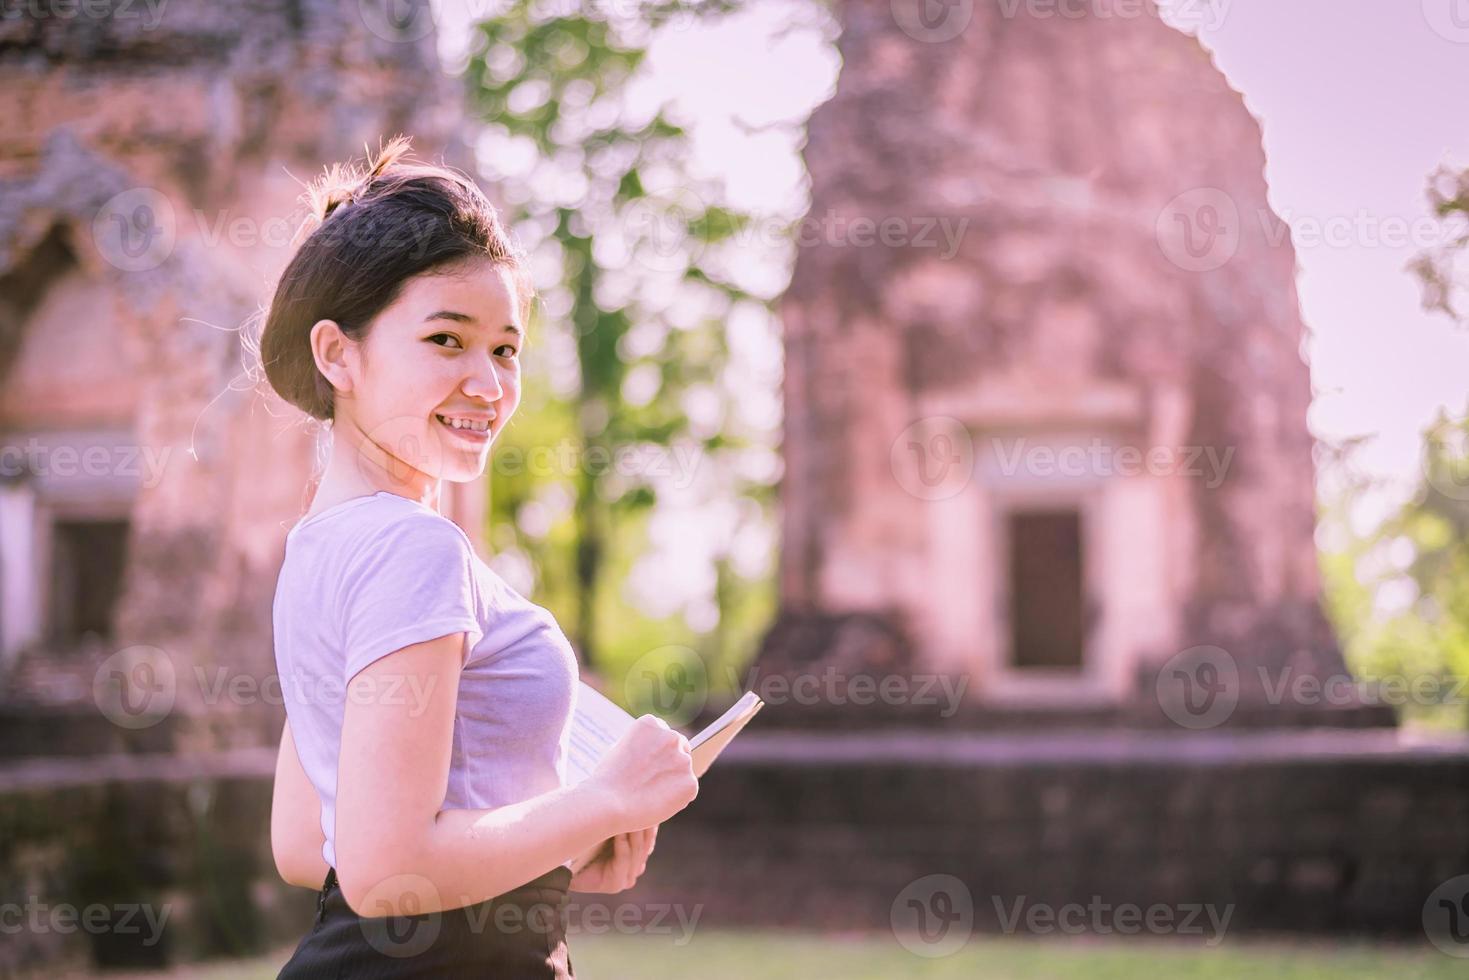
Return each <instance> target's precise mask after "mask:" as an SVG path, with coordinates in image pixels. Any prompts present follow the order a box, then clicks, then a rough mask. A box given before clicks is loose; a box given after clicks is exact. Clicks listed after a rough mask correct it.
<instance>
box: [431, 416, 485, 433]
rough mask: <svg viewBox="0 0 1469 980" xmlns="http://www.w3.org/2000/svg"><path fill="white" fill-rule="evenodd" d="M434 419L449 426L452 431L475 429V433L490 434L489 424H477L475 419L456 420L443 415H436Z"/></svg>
mask: <svg viewBox="0 0 1469 980" xmlns="http://www.w3.org/2000/svg"><path fill="white" fill-rule="evenodd" d="M434 418H436V419H438V420H439V421H440V422H442V423H444V424H445V425H447V426H449V427H450V428H451V429H473V430H474V431H475V432H488V431H489V428H490V423H489V422H487V421H486V422H476V421H474V420H473V419H454V418H447V417H445V416H443V415H435V416H434Z"/></svg>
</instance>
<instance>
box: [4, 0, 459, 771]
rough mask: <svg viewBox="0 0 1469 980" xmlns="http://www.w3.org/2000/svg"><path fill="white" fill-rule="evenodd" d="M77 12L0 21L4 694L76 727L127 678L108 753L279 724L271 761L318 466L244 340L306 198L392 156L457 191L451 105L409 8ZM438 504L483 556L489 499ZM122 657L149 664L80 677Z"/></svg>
mask: <svg viewBox="0 0 1469 980" xmlns="http://www.w3.org/2000/svg"><path fill="white" fill-rule="evenodd" d="M94 7H95V5H86V4H83V5H81V7H80V8H76V7H75V5H73V9H71V10H70V12H69V13H65V14H63V13H61V12H60V11H61V8H60V6H59V5H50V6H48V5H45V4H41V5H38V6H36V5H33V6H31V7H24V6H23V7H19V8H17V9H16V10H15V11H13V12H12V13H14V14H15V16H6V17H5V18H3V19H0V38H3V44H0V47H3V49H4V55H3V58H0V77H3V79H4V89H5V93H6V97H5V99H4V102H3V105H0V128H3V130H4V132H5V134H6V138H5V140H4V143H3V145H0V183H3V194H0V443H3V446H4V447H5V450H6V453H5V456H4V463H5V473H4V476H3V479H0V599H3V612H0V624H3V628H0V640H3V642H0V682H3V684H0V689H3V690H4V692H5V695H4V696H5V697H8V698H11V699H15V698H21V699H25V698H33V699H35V700H39V701H42V702H45V703H48V704H49V703H53V702H55V703H61V702H78V703H79V706H80V707H85V708H89V709H90V711H89V712H87V711H82V712H80V713H79V714H78V715H77V718H78V719H82V720H84V719H86V718H93V717H96V716H97V715H98V712H97V710H96V707H94V706H92V704H91V702H92V700H93V695H94V689H93V683H94V680H96V679H97V678H98V677H101V682H100V683H104V684H105V683H110V681H108V677H109V676H121V677H122V678H123V679H124V683H125V684H126V685H128V686H127V688H126V691H127V694H126V697H127V698H128V699H129V701H128V703H127V704H122V705H119V704H114V705H110V706H109V705H108V704H106V699H105V698H104V699H103V703H102V705H101V706H102V707H103V709H104V711H103V713H104V714H109V715H115V716H116V717H112V718H111V719H110V720H111V721H113V722H115V723H116V724H114V725H113V726H112V728H111V730H112V731H124V730H126V729H129V728H130V727H133V726H136V728H137V730H138V731H140V732H141V731H145V730H146V731H148V732H158V731H162V730H163V729H164V728H165V727H167V726H165V725H164V724H162V723H160V724H158V725H157V726H154V727H152V728H148V727H147V722H148V721H149V720H150V719H149V717H148V715H147V712H149V711H154V710H161V711H163V712H164V713H165V714H167V716H168V721H169V723H170V724H172V723H174V722H176V721H177V720H178V716H179V715H180V714H181V713H182V714H183V715H185V716H187V715H190V714H192V715H195V716H197V717H199V718H200V719H201V723H202V721H207V722H208V724H209V726H210V731H209V732H205V733H202V734H203V737H202V738H201V739H198V740H196V741H194V742H191V743H190V744H197V745H199V746H201V747H207V746H209V745H216V744H231V743H238V742H239V741H240V738H241V736H240V733H239V732H238V731H235V732H233V733H231V731H230V727H231V721H230V719H231V718H232V717H233V716H235V715H238V714H244V715H252V714H254V713H256V709H260V708H261V705H262V704H267V705H268V704H271V703H273V704H274V705H275V706H276V707H275V721H274V722H273V724H274V726H275V727H274V730H273V731H270V730H266V731H265V732H263V733H258V734H259V738H260V739H263V740H265V743H266V744H272V743H273V740H274V738H275V737H276V736H278V735H279V727H278V724H279V721H278V719H279V715H280V708H279V704H280V693H279V689H278V687H277V688H274V689H272V687H271V686H270V678H271V675H273V673H274V669H275V668H274V662H273V658H272V652H271V637H270V603H271V598H272V595H273V591H274V585H275V576H276V571H277V569H278V567H279V563H280V559H281V555H282V553H283V552H282V549H283V542H284V537H285V532H286V529H287V528H288V527H289V526H290V524H291V523H293V522H294V521H295V520H296V519H297V518H299V516H300V515H301V513H302V512H304V510H305V508H306V506H307V504H308V503H309V493H308V486H307V484H308V479H309V477H310V475H311V470H312V465H313V457H314V455H315V446H314V438H313V436H312V433H311V430H310V429H309V428H308V427H307V426H306V425H305V417H304V416H303V415H302V414H301V413H300V412H298V411H297V410H296V409H294V408H292V407H290V406H287V405H285V404H284V403H282V402H281V401H280V400H279V399H277V398H275V396H274V395H273V394H270V393H269V392H268V390H267V389H266V388H265V386H264V385H263V384H262V385H261V386H260V389H259V390H254V389H250V387H249V378H248V377H247V376H246V375H245V374H244V371H245V368H246V366H247V365H246V361H245V358H244V356H243V351H242V347H241V343H240V334H239V330H240V328H241V326H242V325H244V324H245V323H246V321H247V320H248V318H249V317H250V316H251V314H253V313H255V312H256V311H257V310H259V309H260V308H262V307H263V304H264V303H266V302H268V300H269V297H270V294H271V288H272V286H273V284H274V280H275V276H276V275H277V274H278V272H279V270H280V269H281V268H282V267H283V266H284V264H285V262H286V260H287V259H288V257H289V254H290V238H291V235H292V232H293V231H294V230H295V228H296V227H297V226H298V225H299V224H300V222H301V219H302V217H303V212H302V211H301V209H300V208H299V206H298V204H297V197H298V195H299V194H300V192H301V190H302V188H303V184H304V182H305V181H307V180H309V179H310V178H312V177H314V176H315V175H316V174H317V173H319V172H320V170H321V169H322V167H323V166H325V165H326V164H328V163H331V162H335V161H340V160H347V159H351V158H359V159H360V158H361V157H362V156H363V155H364V154H365V153H366V152H367V151H368V150H372V151H375V150H376V149H377V148H378V146H379V144H380V142H381V141H383V140H385V139H386V138H388V137H391V136H392V135H394V134H395V133H400V132H401V133H406V134H409V135H411V136H413V137H414V142H415V150H416V151H417V152H418V153H419V155H420V156H422V157H423V158H425V159H440V158H441V159H444V160H445V161H446V162H448V163H450V164H452V165H455V166H459V167H461V168H464V169H468V167H466V165H465V161H466V159H467V151H466V148H465V146H464V145H462V144H461V143H460V142H459V141H458V135H459V132H458V124H457V120H458V118H459V112H460V108H459V107H460V104H461V100H460V98H459V97H458V93H457V91H456V86H455V83H454V82H453V81H452V80H451V79H449V78H448V77H447V76H445V75H444V74H443V72H442V71H441V70H440V68H439V65H438V60H437V55H436V52H435V38H434V33H433V30H432V28H433V24H432V23H431V22H430V21H428V20H427V19H426V18H427V8H426V7H424V8H422V9H419V10H418V11H417V13H418V14H421V15H422V16H421V17H420V16H414V17H409V18H408V19H406V20H405V19H404V18H403V16H402V15H403V14H404V13H405V10H406V8H405V10H396V12H395V7H394V5H393V4H391V3H388V2H383V3H378V2H376V0H365V2H356V0H350V2H348V0H342V2H338V0H301V2H295V3H288V4H280V3H271V2H263V0H262V2H250V3H244V4H225V5H211V4H203V3H182V4H172V3H170V4H164V5H158V4H148V5H145V4H138V5H136V6H132V7H128V8H127V9H126V10H124V9H123V8H124V7H127V5H118V4H104V5H102V7H101V8H96V9H94ZM452 490H453V491H454V495H453V496H452V497H451V499H450V500H448V501H447V506H446V510H447V512H448V513H449V514H450V516H453V517H454V518H455V519H456V520H458V521H460V523H462V524H463V525H464V526H465V527H466V528H467V529H468V530H469V531H470V533H471V534H473V535H478V533H479V528H480V524H481V518H480V514H481V513H482V507H483V506H484V499H485V494H484V488H483V487H482V486H467V485H465V486H460V485H453V487H452ZM137 648H150V649H152V650H156V651H162V654H163V656H164V657H165V658H166V663H165V664H164V665H163V666H162V667H160V666H159V664H157V663H152V662H151V661H150V663H149V664H148V665H147V666H140V665H139V664H138V663H135V662H133V661H131V660H129V661H128V662H126V663H118V664H117V665H116V666H117V667H118V668H119V670H120V671H121V673H120V675H109V674H108V673H107V672H106V671H101V672H99V671H98V670H97V662H98V661H99V660H103V659H104V658H109V657H112V656H113V655H114V654H117V653H120V652H122V651H128V650H136V649H137ZM144 652H145V653H146V651H144ZM153 656H155V657H156V654H154V655H153ZM145 659H146V658H145ZM72 668H74V669H72ZM68 670H70V673H68ZM231 683H234V684H235V685H236V686H235V687H234V688H231V687H229V686H228V685H229V684H231ZM221 685H223V686H221ZM0 700H4V698H0ZM133 711H138V712H142V714H140V715H139V716H138V717H139V718H140V719H141V720H135V719H134V718H133V717H132V716H131V715H130V714H129V713H130V712H133ZM77 724H81V721H80V720H79V721H78V722H77ZM64 727H65V728H66V730H67V731H80V730H81V729H80V728H76V727H74V726H64ZM182 727H188V726H182ZM196 734H199V733H196ZM58 737H60V736H58ZM68 737H71V736H68ZM75 737H76V738H77V739H79V740H81V741H83V742H85V739H84V738H83V736H81V735H77V736H75ZM248 738H249V739H251V740H255V739H256V735H255V734H251V735H250V736H248ZM108 744H109V743H107V742H106V739H105V738H103V736H102V735H100V734H99V735H98V741H96V744H93V743H91V742H87V743H86V744H85V745H81V744H79V745H78V746H77V749H78V750H80V749H82V748H89V749H90V750H91V751H101V750H102V749H104V748H106V747H107V746H108ZM181 744H182V743H181Z"/></svg>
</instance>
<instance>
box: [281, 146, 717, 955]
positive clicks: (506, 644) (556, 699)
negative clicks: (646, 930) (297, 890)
mask: <svg viewBox="0 0 1469 980" xmlns="http://www.w3.org/2000/svg"><path fill="white" fill-rule="evenodd" d="M408 150H409V143H408V141H407V140H406V139H403V138H401V137H400V138H398V139H395V140H393V141H392V142H391V143H389V144H388V145H387V147H385V148H384V149H382V150H381V151H380V152H379V154H378V156H377V158H376V159H375V160H373V161H370V162H369V165H368V167H367V168H366V169H365V172H359V171H358V170H357V169H356V168H353V167H348V168H342V167H340V166H338V167H333V168H332V169H331V170H330V171H328V172H326V173H324V174H323V175H322V176H321V177H320V178H318V180H317V181H316V182H315V183H313V184H312V185H311V187H310V188H309V189H308V192H307V195H306V198H305V200H306V201H307V202H308V203H309V205H310V207H311V209H312V213H313V215H314V216H315V217H316V218H317V219H318V221H317V222H316V223H315V227H314V230H312V231H311V232H310V234H309V236H307V237H305V238H304V240H302V242H301V244H300V246H299V249H298V251H297V252H296V254H295V255H294V257H293V258H292V259H291V261H290V263H289V265H287V267H286V269H285V271H284V273H282V275H281V278H280V282H279V285H278V286H277V289H276V292H275V296H274V298H273V300H272V302H271V306H270V309H269V311H268V312H267V314H266V317H265V320H264V327H263V329H262V332H261V335H260V340H259V354H260V360H261V364H262V366H263V368H264V371H265V375H266V378H267V379H268V381H269V383H270V385H271V387H272V388H274V389H275V391H276V392H277V393H278V394H280V395H281V397H283V398H284V399H286V400H287V401H289V402H291V403H292V404H294V405H296V406H297V407H299V408H301V409H302V410H303V411H305V412H306V413H307V414H309V415H311V416H313V417H314V418H316V419H319V420H322V421H323V422H324V423H326V424H327V425H328V426H329V427H330V431H331V434H332V445H331V455H330V459H329V461H328V463H327V465H326V469H325V471H324V473H323V475H322V477H321V480H320V482H319V484H318V486H317V488H316V492H315V497H314V499H313V500H312V502H311V505H310V508H309V510H308V511H307V513H306V514H305V515H304V516H303V517H302V519H301V520H300V521H299V522H298V523H297V524H296V525H295V526H294V527H292V528H291V530H290V532H289V533H288V534H287V537H286V555H285V561H284V564H283V565H282V567H281V572H280V579H279V581H278V583H277V587H276V597H275V606H274V633H275V656H276V665H277V668H278V671H279V676H280V678H281V684H282V689H283V692H284V693H285V700H286V716H287V721H286V725H285V729H284V731H283V732H282V734H281V748H280V757H279V761H278V763H277V768H276V780H275V796H274V801H273V805H272V808H271V845H272V850H273V853H274V855H275V861H276V865H277V868H278V869H279V871H280V873H281V876H282V877H283V878H284V879H285V880H286V881H288V882H291V883H292V884H297V885H302V886H305V887H309V888H317V887H320V889H321V893H320V896H319V899H318V903H317V915H316V919H315V923H314V924H313V925H312V926H311V928H310V932H309V933H308V934H307V935H306V937H305V938H304V939H303V940H302V941H301V943H300V945H299V946H298V947H297V948H296V951H295V953H294V955H293V956H292V957H291V959H290V961H289V962H288V963H287V964H286V966H285V969H284V971H283V972H282V974H281V976H283V977H289V978H296V977H333V978H335V977H352V978H358V977H410V976H412V977H418V976H423V977H430V976H432V977H456V976H465V977H469V976H473V977H495V978H521V977H524V978H531V977H535V978H545V977H558V978H569V977H572V968H571V959H570V955H569V952H568V950H567V948H566V942H565V930H564V926H565V923H564V922H563V921H562V912H563V910H564V903H565V901H566V895H567V891H568V890H569V889H571V890H577V891H588V892H617V891H621V890H623V889H625V888H628V887H630V886H631V885H632V884H633V882H634V881H635V880H636V879H637V877H638V876H639V875H640V874H641V873H642V872H643V869H644V867H645V865H646V862H647V859H648V855H649V854H650V853H651V852H652V850H653V845H654V840H655V837H656V830H657V825H658V824H659V823H660V822H662V821H663V820H666V819H668V817H670V816H672V815H673V814H675V813H677V812H678V811H679V810H681V809H683V808H684V807H685V806H687V805H688V804H689V802H690V801H692V800H693V799H694V797H695V796H696V795H697V793H698V782H697V780H696V779H695V777H694V774H693V768H692V758H691V756H690V754H689V747H688V741H687V739H685V738H684V737H683V736H682V735H680V734H679V733H677V732H675V731H673V730H671V729H670V728H669V727H668V726H667V725H666V724H664V723H663V722H662V721H661V720H660V719H658V718H657V717H656V716H654V715H644V716H642V717H641V718H639V719H638V720H637V724H636V725H635V726H634V727H633V729H632V730H631V731H630V732H629V734H628V735H627V736H626V737H625V738H623V739H622V741H620V742H619V743H618V744H617V745H616V746H614V747H613V749H612V750H611V752H610V753H609V754H608V756H607V757H606V758H605V759H604V760H603V762H602V764H601V766H600V767H599V768H598V770H597V771H596V772H595V773H594V774H593V775H592V776H591V777H590V778H589V779H587V780H585V781H584V782H582V783H580V784H577V785H576V786H566V785H563V776H564V771H565V753H566V750H567V743H566V738H567V734H568V731H569V721H570V715H571V710H572V706H573V703H574V699H575V693H576V684H577V662H576V658H575V655H574V653H573V651H572V648H571V646H570V644H569V643H568V642H567V639H566V637H565V635H564V634H563V633H562V631H561V630H560V628H559V627H558V626H557V624H556V621H555V620H554V619H553V618H552V617H551V615H550V613H548V612H547V611H546V610H545V609H544V608H542V607H540V606H537V605H535V604H533V603H531V602H529V601H528V600H527V599H526V598H525V597H523V596H521V595H520V594H519V593H517V592H516V591H515V590H513V589H512V588H511V587H510V586H509V585H508V584H507V583H506V582H505V581H504V580H503V579H501V578H500V577H499V576H497V575H496V574H495V573H494V572H493V571H491V570H490V569H489V568H488V567H487V566H486V565H485V564H484V563H483V562H482V561H481V560H480V559H479V558H478V556H477V555H476V554H475V552H474V550H473V549H472V548H471V546H470V543H469V539H468V538H467V537H466V536H465V534H464V533H463V531H462V530H461V529H460V528H459V527H458V526H457V525H456V524H454V523H453V522H452V521H450V520H449V519H448V518H446V517H444V516H443V515H441V514H440V513H439V499H440V489H441V486H442V482H443V481H444V480H449V481H454V482H463V481H468V480H472V479H474V478H475V477H477V476H478V475H479V474H480V473H482V472H483V470H484V467H485V463H486V461H487V459H488V457H489V453H490V446H491V444H492V443H493V442H494V439H495V436H496V435H497V434H498V433H499V432H500V431H501V430H503V429H504V427H505V425H506V424H507V423H508V422H509V421H510V417H511V415H512V414H513V413H514V412H515V408H516V405H517V403H518V401H519V399H520V359H521V355H522V353H523V350H524V345H525V342H526V327H527V313H528V307H529V305H530V303H531V301H532V298H533V297H532V293H531V289H530V285H529V282H528V279H527V275H526V271H525V268H524V256H523V254H521V253H520V252H519V250H518V249H517V248H515V246H514V245H513V243H512V241H511V240H510V238H509V237H508V235H507V234H506V232H505V230H504V228H503V227H502V225H501V223H500V221H499V218H498V216H497V214H496V212H495V209H494V207H493V206H492V205H491V204H490V203H489V202H488V201H487V200H486V199H485V197H484V195H483V194H482V193H481V192H480V190H479V189H478V188H477V187H476V186H475V184H474V182H473V181H471V180H470V179H468V178H466V177H464V176H463V175H462V174H459V173H458V172H456V171H452V170H448V169H446V168H443V167H436V166H429V165H425V164H421V163H417V162H412V161H410V160H409V159H408V158H407V156H406V154H407V152H408ZM303 230H304V229H303ZM608 840H610V841H611V842H612V843H611V846H610V847H608V848H603V847H602V845H603V843H604V842H606V841H608ZM594 854H596V855H598V856H597V857H596V859H595V860H594V861H593V862H592V863H591V864H590V865H588V866H586V867H585V868H584V869H583V870H580V871H578V872H576V873H575V874H573V872H572V870H571V868H572V866H573V865H574V864H576V865H580V864H581V863H582V861H584V860H585V859H586V858H588V857H590V856H592V855H594Z"/></svg>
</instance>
